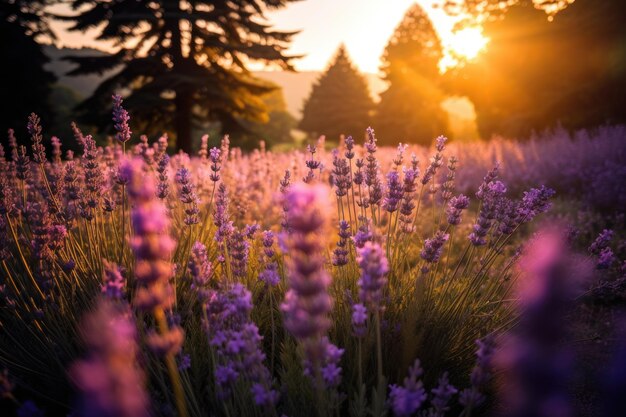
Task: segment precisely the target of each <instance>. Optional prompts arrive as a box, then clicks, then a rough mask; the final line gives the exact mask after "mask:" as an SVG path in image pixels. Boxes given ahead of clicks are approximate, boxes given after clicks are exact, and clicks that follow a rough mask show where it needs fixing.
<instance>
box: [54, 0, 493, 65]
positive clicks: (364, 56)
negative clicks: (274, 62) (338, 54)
mask: <svg viewBox="0 0 626 417" xmlns="http://www.w3.org/2000/svg"><path fill="white" fill-rule="evenodd" d="M414 2H415V0H307V1H302V2H297V3H293V4H290V5H289V6H287V7H286V8H284V9H282V10H280V11H277V12H273V13H270V14H268V16H267V17H268V19H269V20H270V22H272V23H273V24H274V25H275V27H276V28H278V29H281V30H301V33H300V34H299V35H297V36H296V37H295V38H294V41H293V43H292V46H291V48H290V50H289V52H291V53H293V54H298V55H299V54H304V55H306V56H305V57H304V58H302V59H300V60H298V61H297V63H296V68H297V69H298V70H321V69H323V68H324V67H325V66H326V64H327V62H328V60H329V59H330V58H331V57H332V55H333V53H334V51H335V50H336V49H337V47H338V45H339V44H340V43H341V42H343V43H345V45H346V47H347V49H348V52H349V54H350V56H351V57H352V59H353V61H354V62H355V64H356V65H357V66H358V67H359V69H360V70H361V71H363V72H371V73H376V72H377V71H378V67H379V62H380V56H381V54H382V52H383V49H384V48H385V45H386V43H387V41H388V39H389V37H390V36H391V34H392V33H393V31H394V29H395V27H396V26H397V24H398V23H399V22H400V20H401V19H402V16H403V14H404V12H405V11H406V10H407V9H408V7H409V6H410V5H411V4H413V3H414ZM418 3H419V4H421V5H422V6H423V7H424V9H425V10H426V12H427V13H428V14H429V15H430V17H431V19H432V21H433V23H434V25H435V28H436V29H437V31H438V33H439V35H440V37H441V39H442V42H443V44H444V47H448V48H452V49H455V50H457V51H459V49H467V50H468V52H469V53H470V54H473V53H475V50H476V49H477V48H479V47H480V44H481V41H482V39H481V38H480V34H479V33H476V32H472V33H469V35H470V36H456V37H455V36H454V35H453V34H452V26H453V25H454V20H453V19H451V18H450V17H449V16H447V15H446V14H445V13H444V12H443V11H442V10H440V9H435V8H433V7H432V5H433V3H434V1H433V0H418ZM55 11H56V12H58V13H64V14H67V13H69V9H68V8H66V6H64V5H62V6H60V7H57V8H56V9H55ZM64 27H67V24H62V23H55V25H54V28H55V30H56V32H57V34H58V35H59V44H60V45H62V46H70V47H81V46H92V47H93V46H95V47H100V48H103V49H107V48H108V47H109V46H108V45H106V44H102V43H97V42H95V41H94V35H95V32H91V33H87V34H81V33H68V32H66V31H65V30H64ZM466 35H467V34H466ZM468 43H469V44H468ZM461 52H463V51H461ZM449 60H450V58H446V59H445V60H444V61H445V62H444V63H443V64H444V66H445V65H450V63H449Z"/></svg>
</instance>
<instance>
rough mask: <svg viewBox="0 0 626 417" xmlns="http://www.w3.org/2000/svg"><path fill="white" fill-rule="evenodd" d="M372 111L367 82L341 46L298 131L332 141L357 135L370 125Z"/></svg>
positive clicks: (315, 88) (317, 85)
mask: <svg viewBox="0 0 626 417" xmlns="http://www.w3.org/2000/svg"><path fill="white" fill-rule="evenodd" d="M373 108H374V103H373V101H372V98H371V97H370V94H369V88H368V86H367V81H366V80H365V79H364V78H363V76H362V75H361V74H359V73H358V72H357V70H356V69H355V68H354V66H353V65H352V62H351V61H350V58H349V57H348V54H347V52H346V49H345V47H344V46H343V45H341V46H340V47H339V49H338V50H337V52H336V53H335V56H334V59H333V60H332V62H331V63H330V65H329V66H328V69H327V70H326V72H324V73H323V74H322V75H321V76H320V78H319V80H318V81H317V82H316V83H315V84H314V85H313V89H312V91H311V94H310V96H309V98H308V99H307V100H306V101H305V103H304V109H303V114H302V120H301V121H300V124H299V128H300V129H302V130H303V131H305V132H308V133H310V134H312V135H326V136H327V137H328V138H329V139H331V140H335V139H338V138H339V136H340V135H342V134H345V135H355V134H358V133H360V132H363V130H364V129H365V128H366V127H367V126H368V125H369V123H370V115H371V113H372V110H373Z"/></svg>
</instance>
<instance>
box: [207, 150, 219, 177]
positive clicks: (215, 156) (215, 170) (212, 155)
mask: <svg viewBox="0 0 626 417" xmlns="http://www.w3.org/2000/svg"><path fill="white" fill-rule="evenodd" d="M209 160H210V161H211V175H210V176H209V178H210V179H211V181H213V182H218V181H219V180H220V169H221V166H220V162H221V158H220V150H219V149H217V148H211V150H210V151H209Z"/></svg>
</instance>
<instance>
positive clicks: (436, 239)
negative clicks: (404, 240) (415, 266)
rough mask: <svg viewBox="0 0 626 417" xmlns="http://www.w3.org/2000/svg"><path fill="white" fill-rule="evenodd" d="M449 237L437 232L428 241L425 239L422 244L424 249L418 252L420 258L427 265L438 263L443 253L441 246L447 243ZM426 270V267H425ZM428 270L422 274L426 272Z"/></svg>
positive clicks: (446, 234) (439, 231)
mask: <svg viewBox="0 0 626 417" xmlns="http://www.w3.org/2000/svg"><path fill="white" fill-rule="evenodd" d="M449 238H450V235H449V234H448V233H444V232H442V231H441V230H438V231H437V232H436V233H435V236H433V237H432V238H430V239H426V241H425V242H424V248H423V249H422V251H421V252H420V256H421V257H422V259H423V260H425V261H426V262H427V263H430V264H433V263H437V262H439V258H440V257H441V253H442V252H443V245H444V244H445V243H446V242H447V241H448V239H449ZM425 268H427V267H425ZM427 271H428V269H426V270H425V271H424V270H423V271H422V272H427Z"/></svg>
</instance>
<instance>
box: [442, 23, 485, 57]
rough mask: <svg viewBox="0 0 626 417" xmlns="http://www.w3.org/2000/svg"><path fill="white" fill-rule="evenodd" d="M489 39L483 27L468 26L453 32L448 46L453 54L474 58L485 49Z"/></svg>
mask: <svg viewBox="0 0 626 417" xmlns="http://www.w3.org/2000/svg"><path fill="white" fill-rule="evenodd" d="M488 42H489V39H488V38H486V37H485V36H484V35H483V33H482V29H480V28H478V27H468V28H464V29H461V30H459V31H456V32H453V33H452V34H451V35H450V38H449V40H448V48H449V49H450V52H451V53H452V55H456V56H458V57H459V58H461V59H468V60H472V59H474V58H476V57H477V56H478V54H479V53H480V52H481V51H482V50H483V49H485V47H486V46H487V43H488Z"/></svg>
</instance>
